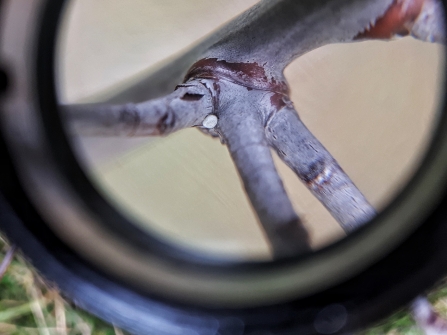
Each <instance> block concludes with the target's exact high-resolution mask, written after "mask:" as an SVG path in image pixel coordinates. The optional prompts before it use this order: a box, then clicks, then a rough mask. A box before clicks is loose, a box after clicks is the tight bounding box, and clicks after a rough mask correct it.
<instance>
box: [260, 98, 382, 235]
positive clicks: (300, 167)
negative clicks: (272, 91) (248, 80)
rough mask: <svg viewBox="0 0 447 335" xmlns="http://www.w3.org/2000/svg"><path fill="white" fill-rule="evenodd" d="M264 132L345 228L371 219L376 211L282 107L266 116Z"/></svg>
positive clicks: (291, 111) (295, 117)
mask: <svg viewBox="0 0 447 335" xmlns="http://www.w3.org/2000/svg"><path fill="white" fill-rule="evenodd" d="M266 134H267V138H268V140H269V142H270V143H271V145H272V147H273V148H274V149H275V150H276V151H277V153H278V155H279V156H280V157H281V159H282V160H283V161H284V162H285V163H286V164H287V165H288V166H289V167H290V168H291V169H292V170H293V171H294V172H295V173H296V174H297V175H298V177H299V178H300V179H301V180H302V181H303V182H304V184H305V185H306V186H307V187H308V188H309V190H310V191H311V192H312V193H313V194H314V195H315V196H316V197H317V198H318V200H320V202H321V203H322V204H323V205H324V206H325V207H326V208H327V210H328V211H329V212H330V213H331V215H332V216H333V217H334V218H335V219H336V220H337V221H338V222H339V223H340V225H341V226H342V227H343V229H344V230H345V231H346V232H351V231H353V230H355V229H356V228H358V227H359V226H361V225H362V224H364V223H366V222H367V221H369V220H370V219H372V218H373V217H374V216H375V215H376V212H375V210H374V208H373V207H372V206H371V205H370V204H369V203H368V201H367V200H366V198H365V197H364V196H363V194H362V193H361V192H360V191H359V190H358V188H357V187H356V186H355V185H354V183H353V182H352V181H351V179H349V177H348V176H347V175H346V173H345V172H344V171H343V170H342V169H341V167H340V166H339V165H338V164H337V162H336V160H335V159H334V158H333V157H332V156H331V154H330V153H329V152H328V151H327V150H326V149H325V148H324V147H323V145H322V144H321V143H320V142H319V141H318V140H317V139H316V138H315V137H314V136H313V135H312V133H311V132H310V131H309V130H308V129H307V128H306V126H305V125H304V124H303V123H302V122H301V120H300V118H299V117H298V114H297V113H296V111H295V110H294V109H293V108H291V107H285V108H283V109H281V110H280V111H279V112H277V113H276V114H274V115H273V116H272V117H271V119H270V120H269V122H268V124H267V128H266Z"/></svg>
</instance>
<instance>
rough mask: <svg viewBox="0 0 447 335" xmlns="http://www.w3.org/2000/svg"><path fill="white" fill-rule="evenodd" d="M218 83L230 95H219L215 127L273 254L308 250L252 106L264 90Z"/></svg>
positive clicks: (305, 234)
mask: <svg viewBox="0 0 447 335" xmlns="http://www.w3.org/2000/svg"><path fill="white" fill-rule="evenodd" d="M219 85H220V90H221V91H223V90H226V91H231V92H232V95H226V96H224V95H220V103H219V108H218V116H219V121H218V124H217V127H216V131H217V132H218V133H219V134H220V135H221V136H222V138H223V140H224V141H225V143H226V144H227V146H228V150H229V151H230V154H231V156H232V158H233V161H234V163H235V165H236V167H237V169H238V171H239V175H240V177H241V179H242V182H243V184H244V187H245V190H246V192H247V195H248V197H249V198H250V200H251V204H252V206H253V208H254V210H255V211H256V213H257V215H258V217H259V220H260V221H261V224H262V226H263V228H264V232H265V234H266V235H267V237H268V240H269V241H270V244H271V246H272V251H273V254H274V256H275V257H277V258H280V257H285V256H291V255H296V254H299V253H303V252H306V251H310V250H311V249H310V246H309V240H308V239H309V237H308V234H307V232H306V230H305V228H304V226H303V225H302V223H301V221H300V219H299V218H298V216H297V214H296V213H295V211H294V209H293V207H292V204H291V202H290V200H289V198H288V196H287V194H286V191H285V189H284V186H283V183H282V181H281V179H280V177H279V175H278V172H277V171H276V168H275V165H274V162H273V158H272V156H271V153H270V148H269V147H268V143H267V140H266V137H265V132H264V124H263V122H262V117H261V115H260V114H259V112H258V109H257V108H253V103H257V102H258V101H259V99H260V97H261V96H262V95H264V92H260V91H257V90H247V89H246V88H245V87H240V86H239V85H236V84H233V83H229V82H223V81H221V82H220V83H219ZM230 97H233V98H232V99H228V98H230ZM226 99H228V100H226Z"/></svg>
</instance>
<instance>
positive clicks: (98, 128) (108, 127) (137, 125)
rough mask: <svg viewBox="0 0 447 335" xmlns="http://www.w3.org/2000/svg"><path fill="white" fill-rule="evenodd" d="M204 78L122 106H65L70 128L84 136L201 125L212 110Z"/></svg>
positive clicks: (163, 131) (137, 133)
mask: <svg viewBox="0 0 447 335" xmlns="http://www.w3.org/2000/svg"><path fill="white" fill-rule="evenodd" d="M205 84H206V81H203V80H202V81H200V80H199V81H191V82H189V83H188V84H185V85H182V86H180V87H178V88H177V90H176V91H174V92H173V93H171V94H169V95H167V96H165V97H163V98H159V99H154V100H149V101H146V102H142V103H138V104H133V103H128V104H124V105H109V104H85V105H65V106H62V109H63V110H64V112H65V115H66V116H67V118H68V124H69V126H70V128H71V130H72V131H73V132H75V133H77V134H80V135H84V136H156V135H167V134H170V133H172V132H174V131H177V130H179V129H183V128H189V127H193V126H201V125H202V123H203V121H204V120H205V119H206V117H207V115H209V114H211V113H212V112H213V100H212V96H211V92H210V91H209V89H207V88H206V85H205Z"/></svg>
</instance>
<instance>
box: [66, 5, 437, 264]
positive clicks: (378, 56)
mask: <svg viewBox="0 0 447 335" xmlns="http://www.w3.org/2000/svg"><path fill="white" fill-rule="evenodd" d="M255 3H256V1H254V0H250V1H249V0H244V1H236V0H234V1H230V2H228V0H227V1H225V2H224V1H219V2H213V3H212V4H211V3H209V2H208V1H206V0H194V1H188V2H185V3H181V4H180V3H178V2H176V1H163V2H160V1H155V0H153V1H145V2H140V1H131V2H129V1H128V2H126V3H123V2H122V1H111V2H110V4H109V5H108V7H106V8H104V7H103V6H101V5H99V4H96V3H94V2H91V1H87V0H82V1H81V0H78V1H73V2H72V3H71V4H70V6H69V8H68V10H67V13H66V15H65V21H64V25H63V29H62V31H61V34H60V45H59V53H58V56H59V64H58V75H59V84H60V87H59V94H60V97H61V102H62V103H63V104H78V103H87V102H88V103H90V102H107V101H113V103H126V102H135V103H136V102H140V101H141V100H138V101H134V100H132V99H131V100H129V101H126V100H125V99H124V97H125V96H126V95H122V94H121V95H119V94H118V93H119V92H122V91H123V90H124V88H125V87H129V86H131V85H132V83H135V82H138V80H140V79H141V78H144V77H145V76H148V74H149V73H155V72H156V71H158V70H160V69H166V66H165V64H169V59H170V57H172V56H173V55H175V54H177V53H179V54H180V53H181V52H182V51H183V50H185V49H187V48H189V47H190V46H191V45H193V44H194V43H197V41H199V40H201V39H203V38H204V36H205V35H206V34H208V33H209V32H211V31H213V30H214V29H216V28H217V27H218V26H219V25H221V24H223V23H224V22H226V21H228V20H230V19H231V18H233V17H235V16H236V15H238V14H239V13H241V12H242V11H244V10H245V9H247V8H249V7H251V6H252V5H253V4H255ZM443 52H444V48H443V46H442V45H440V44H436V43H427V42H423V41H420V40H417V39H415V38H413V37H411V36H407V37H404V38H401V39H398V40H393V41H389V42H388V41H379V40H368V41H362V42H358V43H349V44H329V45H325V46H322V47H320V48H316V49H315V50H313V51H311V52H308V53H306V54H305V55H303V56H301V57H299V58H297V59H296V60H294V61H293V62H292V63H291V64H290V65H289V66H288V67H287V68H286V70H285V77H286V79H287V81H288V83H289V86H290V90H291V94H290V99H291V101H293V106H294V108H295V109H296V110H297V112H298V113H299V116H300V119H301V121H303V123H304V124H305V125H306V126H307V128H308V129H309V130H310V131H311V132H312V133H313V135H314V136H315V137H316V138H318V140H319V141H320V142H321V143H322V144H323V145H324V147H325V148H326V149H327V150H328V151H329V152H330V153H331V154H332V156H333V157H334V158H335V159H336V160H337V162H338V164H339V165H340V166H341V167H342V169H343V170H344V172H346V174H347V175H348V176H349V177H350V179H351V180H352V181H353V183H354V184H355V185H356V186H357V187H358V189H359V190H360V191H361V193H363V195H364V196H365V198H366V199H367V201H368V202H369V203H370V204H371V205H372V206H373V208H374V209H375V210H376V211H377V212H380V211H381V210H383V209H384V208H385V207H386V206H387V205H389V204H390V202H391V201H392V200H393V199H394V198H395V196H396V195H397V194H398V193H399V191H401V190H402V188H403V187H404V186H405V185H406V184H407V182H408V181H409V180H410V178H411V176H412V175H413V173H414V172H415V171H416V169H417V168H418V167H419V164H420V161H421V159H422V158H423V155H424V152H426V149H427V146H428V144H429V141H430V139H431V136H432V133H433V129H434V126H435V124H436V119H437V111H438V110H437V108H438V104H439V100H440V97H439V89H440V87H441V82H442V79H443V78H441V77H440V73H442V69H443V65H444V64H443V56H442V54H443ZM191 65H192V64H191ZM147 69H149V70H147ZM237 71H242V70H237ZM235 73H237V72H235ZM128 78H132V79H130V80H129V79H128ZM227 79H228V78H227ZM177 84H181V82H178V83H177ZM160 85H161V84H160ZM154 87H156V84H154ZM174 88H175V85H174V86H173V87H171V88H170V92H172V91H173V90H174ZM248 88H249V89H253V88H250V87H248ZM255 89H256V88H255ZM124 91H125V90H124ZM141 91H142V89H141V88H140V92H141ZM143 91H144V90H143ZM162 91H163V89H162V88H160V91H157V90H156V89H153V90H152V91H151V89H149V88H148V93H147V99H152V98H156V97H159V96H163V95H165V94H164V93H163V94H162V93H161V92H162ZM247 91H250V90H247ZM170 92H168V93H170ZM250 92H251V91H250ZM139 94H140V93H139ZM247 94H248V93H247ZM250 94H252V93H250ZM265 94H268V93H265ZM143 95H144V94H143ZM127 96H128V97H129V96H132V95H127ZM113 97H115V98H113ZM120 99H121V100H124V101H118V100H120ZM197 99H199V98H197ZM285 103H289V102H285ZM195 128H200V127H191V128H189V129H183V130H180V131H178V132H175V133H173V134H170V135H169V136H166V137H136V138H128V137H95V136H89V137H86V136H80V135H73V136H72V137H71V140H72V142H73V145H74V147H75V149H76V152H77V154H78V156H79V159H80V161H81V162H82V164H83V166H84V168H85V170H86V173H87V174H88V175H89V176H90V177H91V179H92V180H93V181H94V183H95V185H96V186H97V187H98V188H99V189H101V191H102V192H103V194H104V196H105V197H106V198H107V199H108V200H109V201H111V202H112V203H113V204H114V205H115V206H116V207H117V208H118V209H119V210H120V211H122V212H123V213H124V214H125V215H126V216H128V217H129V218H130V219H131V220H132V221H134V222H135V224H137V225H139V226H140V228H143V229H144V230H145V231H147V232H148V233H149V234H153V235H155V236H157V237H158V238H160V239H162V240H165V241H167V242H168V243H172V244H175V245H179V246H181V247H184V248H187V249H189V250H193V251H196V252H200V253H205V254H208V255H210V254H211V255H216V256H218V257H229V258H230V259H238V260H250V261H251V260H269V259H271V258H272V248H271V241H269V235H268V233H266V232H265V230H264V229H263V226H262V225H261V224H260V222H259V219H258V216H257V215H256V213H255V211H254V210H253V206H252V205H251V203H250V200H249V198H248V197H247V194H246V192H245V190H244V187H243V185H242V183H241V178H240V176H239V175H238V171H237V169H236V168H235V164H234V162H233V160H232V157H231V156H230V154H229V150H228V148H227V147H226V146H224V145H222V144H221V142H220V141H219V139H218V137H219V136H218V135H219V134H217V135H216V134H214V135H216V136H217V138H211V137H209V136H204V134H203V133H202V132H200V131H199V130H198V129H195ZM211 128H212V127H211ZM303 143H304V142H303ZM306 143H307V142H306ZM279 153H280V156H281V152H279ZM272 155H273V159H274V164H275V166H276V169H277V170H278V172H279V175H280V177H281V179H282V181H283V184H284V187H285V190H286V192H287V195H288V196H289V199H290V201H291V204H292V205H293V209H294V210H295V212H296V213H297V214H298V216H299V218H300V220H301V222H302V223H303V225H304V227H305V228H306V230H307V232H308V235H309V241H310V245H311V247H312V249H313V250H316V249H320V248H322V247H324V246H327V245H329V244H331V243H333V242H335V241H337V240H339V239H341V238H343V237H344V236H346V233H345V232H344V230H343V229H342V228H341V226H340V224H339V223H338V222H337V221H336V219H334V217H333V215H331V213H330V211H328V210H327V208H326V207H328V206H327V204H326V207H325V206H324V204H322V203H321V202H320V201H319V199H318V197H315V196H314V195H315V194H312V193H311V192H310V191H309V189H308V188H309V187H306V183H303V182H302V180H300V178H298V177H297V175H296V174H295V173H294V171H292V169H290V168H289V167H288V166H287V165H286V164H285V163H284V162H287V157H286V158H284V157H281V158H282V159H281V158H280V157H279V156H278V155H277V153H276V152H273V150H272ZM233 157H234V156H233ZM310 170H312V169H310ZM323 170H324V169H323ZM323 170H322V171H323ZM317 172H318V173H317V175H316V176H315V178H319V177H318V176H320V177H321V171H317ZM250 173H252V174H256V173H257V172H256V171H251V172H250ZM260 178H262V176H261V177H260ZM315 178H314V179H315ZM301 179H303V178H301ZM315 180H316V179H315ZM261 182H262V181H261V180H260V181H259V183H261ZM318 187H319V188H320V190H319V192H320V193H321V194H323V195H326V196H327V195H328V194H329V193H331V192H332V191H331V190H330V189H328V188H326V187H327V186H325V183H324V182H321V183H320V184H318ZM346 187H347V186H344V184H343V185H341V184H340V185H339V188H340V190H341V191H340V192H343V190H344V189H345V188H346ZM246 188H247V185H246ZM267 191H268V190H266V192H267ZM311 191H312V190H311ZM249 193H250V192H249ZM314 193H315V192H314ZM329 196H330V194H329ZM337 199H338V198H337ZM320 200H321V198H320ZM252 201H253V199H252ZM272 201H274V199H272ZM334 201H335V202H336V200H334ZM255 207H256V206H255ZM332 214H333V213H332Z"/></svg>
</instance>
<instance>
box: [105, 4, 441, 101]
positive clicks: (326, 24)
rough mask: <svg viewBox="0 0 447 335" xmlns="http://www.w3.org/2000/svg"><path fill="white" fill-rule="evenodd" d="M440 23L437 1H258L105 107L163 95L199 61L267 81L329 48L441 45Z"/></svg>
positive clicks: (114, 97)
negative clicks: (383, 42) (380, 43)
mask: <svg viewBox="0 0 447 335" xmlns="http://www.w3.org/2000/svg"><path fill="white" fill-rule="evenodd" d="M402 3H404V5H403V6H401V5H400V4H402ZM412 3H415V4H422V7H418V8H419V12H418V13H417V12H416V14H418V15H416V14H415V12H414V10H413V11H410V12H405V11H404V12H403V13H401V12H398V13H400V15H399V16H398V19H399V20H398V21H397V22H398V24H390V22H393V19H396V16H393V15H390V14H393V13H394V14H395V13H396V8H397V7H399V8H404V9H405V8H408V7H411V8H414V6H408V4H412ZM444 17H445V15H444V10H443V7H442V4H441V2H440V0H301V1H295V0H277V1H261V2H260V3H258V4H257V5H255V6H253V7H252V8H250V9H248V10H247V11H246V12H244V13H242V14H241V15H239V16H238V17H236V18H234V19H233V20H231V21H230V22H229V23H227V24H226V25H224V26H223V27H222V28H220V29H218V30H216V31H215V32H213V33H211V34H210V35H209V36H208V37H207V38H205V39H204V40H203V41H202V42H201V43H199V44H197V45H195V46H193V47H191V48H190V49H189V50H187V51H186V52H183V53H181V54H180V55H177V56H174V57H172V59H171V60H169V61H167V62H166V63H165V64H164V65H162V66H161V67H158V68H157V69H155V70H148V71H147V74H146V75H144V77H143V78H142V79H140V80H138V81H137V82H134V83H132V84H129V85H127V87H126V88H124V89H122V90H121V91H120V92H118V93H116V94H115V95H114V96H113V97H111V98H110V99H109V100H108V102H111V103H122V102H126V101H136V102H137V101H145V100H147V99H153V98H156V97H160V96H163V95H165V94H168V93H169V92H170V91H172V89H173V88H174V87H175V86H176V85H177V84H178V83H179V82H182V79H183V77H184V76H185V74H186V73H187V71H188V69H189V68H190V67H191V65H192V64H193V63H194V62H196V61H198V60H200V59H203V58H216V59H223V60H226V61H227V62H231V63H246V62H250V63H257V64H258V65H262V66H264V67H265V68H267V69H268V71H269V73H268V74H269V75H274V76H279V77H281V76H282V71H283V69H284V68H285V67H286V66H287V64H289V63H290V62H291V61H292V60H293V59H295V58H296V57H298V56H300V55H302V54H304V53H306V52H309V51H311V50H313V49H316V48H318V47H320V46H323V45H325V44H329V43H343V42H350V41H356V40H364V39H371V38H382V39H389V38H392V37H393V36H394V35H396V34H404V35H405V34H408V33H410V34H411V35H412V36H414V37H415V38H418V39H422V40H425V41H430V42H439V43H443V42H444V41H445V29H444ZM383 18H385V20H384V19H383ZM384 23H385V24H384ZM369 31H372V32H373V33H371V34H368V32H369ZM378 32H381V33H380V34H379V33H378Z"/></svg>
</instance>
